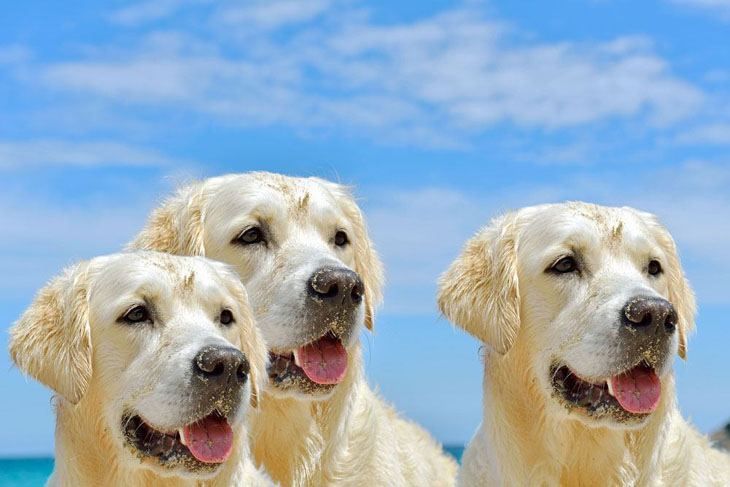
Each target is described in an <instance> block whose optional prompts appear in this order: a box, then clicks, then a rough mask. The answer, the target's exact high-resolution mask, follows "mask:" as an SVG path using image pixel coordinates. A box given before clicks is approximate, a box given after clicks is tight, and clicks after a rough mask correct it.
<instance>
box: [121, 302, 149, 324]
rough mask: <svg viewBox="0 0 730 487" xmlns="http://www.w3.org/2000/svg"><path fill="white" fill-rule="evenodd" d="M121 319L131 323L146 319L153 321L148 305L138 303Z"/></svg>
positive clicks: (141, 321)
mask: <svg viewBox="0 0 730 487" xmlns="http://www.w3.org/2000/svg"><path fill="white" fill-rule="evenodd" d="M121 321H124V322H125V323H129V324H135V323H143V322H145V321H152V320H151V319H150V313H149V311H148V310H147V307H146V306H142V305H138V306H135V307H133V308H131V309H130V310H129V311H127V312H126V313H124V316H122V319H121Z"/></svg>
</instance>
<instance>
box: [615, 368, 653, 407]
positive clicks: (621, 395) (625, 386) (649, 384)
mask: <svg viewBox="0 0 730 487" xmlns="http://www.w3.org/2000/svg"><path fill="white" fill-rule="evenodd" d="M611 388H612V389H613V393H614V396H615V397H616V400H617V401H618V402H619V404H620V405H621V407H622V408H624V409H625V410H626V411H628V412H630V413H639V414H641V413H651V412H653V411H654V410H655V409H656V408H657V406H658V405H659V398H660V396H661V393H662V384H661V382H659V377H657V375H656V373H655V372H654V369H652V368H649V367H646V366H644V365H637V366H636V367H634V368H633V369H631V370H629V371H627V372H624V373H623V374H621V375H616V376H614V377H611Z"/></svg>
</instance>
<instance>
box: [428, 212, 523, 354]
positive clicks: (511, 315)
mask: <svg viewBox="0 0 730 487" xmlns="http://www.w3.org/2000/svg"><path fill="white" fill-rule="evenodd" d="M516 233H517V232H516V214H514V213H511V214H508V215H505V216H502V217H500V218H496V219H495V220H493V221H492V222H491V223H490V224H489V226H487V227H485V228H483V229H482V230H480V231H479V233H477V234H476V235H475V236H474V237H472V238H471V239H470V240H468V241H467V243H466V245H465V246H464V249H463V250H462V252H461V255H459V257H458V258H457V259H456V260H455V261H454V262H453V263H452V264H451V266H450V267H449V268H448V270H447V271H446V272H445V273H444V274H443V275H442V276H441V278H440V279H439V292H438V298H437V299H438V306H439V309H440V310H441V312H442V313H443V314H444V315H445V316H446V317H447V318H448V319H449V320H451V321H452V322H454V323H455V324H456V325H458V326H460V327H461V328H463V329H464V330H466V331H467V332H469V333H471V334H472V335H474V336H475V337H477V338H478V339H480V340H482V341H483V342H484V343H487V344H489V345H490V346H491V347H492V348H494V349H495V350H496V351H497V352H499V353H500V354H505V353H507V351H509V349H510V348H511V347H512V345H513V344H514V341H515V338H516V337H517V332H518V331H519V328H520V292H519V287H518V278H517V255H516Z"/></svg>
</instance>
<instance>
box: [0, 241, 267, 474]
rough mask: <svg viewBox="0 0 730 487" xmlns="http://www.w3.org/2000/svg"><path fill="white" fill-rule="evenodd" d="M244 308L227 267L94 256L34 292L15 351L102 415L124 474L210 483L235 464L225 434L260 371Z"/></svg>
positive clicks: (26, 365) (259, 345)
mask: <svg viewBox="0 0 730 487" xmlns="http://www.w3.org/2000/svg"><path fill="white" fill-rule="evenodd" d="M248 306H249V305H248V302H247V297H246V294H245V291H244V289H243V287H242V286H241V284H240V282H239V281H238V279H237V276H236V275H235V273H234V272H233V271H231V270H229V269H228V268H226V267H225V266H224V265H223V264H219V263H215V262H212V261H207V260H205V259H202V258H192V257H174V256H169V255H165V254H158V253H153V252H145V253H135V254H117V255H113V256H108V257H101V258H97V259H94V260H92V261H90V262H88V263H83V264H80V265H79V266H77V267H76V268H75V269H72V270H69V271H67V273H66V274H65V275H63V276H62V277H60V278H57V279H56V280H54V281H53V282H51V284H49V285H48V287H47V288H45V289H44V290H43V291H41V293H40V294H39V297H38V298H37V300H36V303H34V305H33V306H32V307H31V309H29V310H28V311H27V312H26V314H25V315H24V316H23V318H21V320H20V322H19V323H18V325H16V328H15V329H14V331H13V338H12V343H11V352H12V354H13V356H14V359H15V361H16V363H18V364H19V366H20V367H21V368H23V369H24V370H26V371H27V372H29V373H30V374H31V375H34V376H35V377H36V378H38V379H39V380H40V381H41V382H44V383H46V384H47V385H49V386H51V387H52V388H54V389H56V391H57V392H59V394H61V395H62V396H63V397H65V398H66V400H69V401H71V402H79V401H82V400H84V398H85V397H86V396H88V401H92V402H93V403H94V404H98V407H99V408H100V411H99V415H100V416H101V420H102V421H103V422H104V429H105V430H106V431H107V432H108V433H109V435H110V436H111V438H112V442H113V443H114V446H115V447H116V448H117V449H118V451H117V452H116V453H117V455H118V456H119V457H120V458H123V459H126V462H127V463H128V464H129V465H130V466H132V467H135V466H142V467H145V468H150V469H152V470H154V471H156V472H157V473H158V474H160V475H164V476H170V475H176V476H183V477H198V478H201V477H202V478H205V477H210V476H212V475H215V473H216V472H217V471H218V470H219V468H220V466H221V465H222V463H223V462H224V461H225V460H226V459H227V458H228V456H229V455H230V453H231V450H232V448H233V444H234V432H233V428H232V426H235V425H236V424H238V423H239V422H240V421H241V418H242V415H243V414H244V411H245V409H246V407H247V405H248V403H249V400H251V399H252V395H253V394H256V393H257V391H256V384H255V381H256V373H257V372H258V371H259V370H260V369H263V368H264V363H265V353H266V352H265V347H264V345H263V342H262V341H261V339H260V338H259V337H258V334H257V331H256V329H255V327H254V326H253V322H252V319H251V312H250V310H249V307H248ZM49 314H50V316H49ZM49 318H50V319H51V321H52V322H47V321H43V320H48V319H49ZM43 327H47V328H48V329H47V330H45V331H44V333H46V334H47V335H46V336H43V335H41V334H40V331H39V329H42V328H43ZM54 336H55V337H56V338H55V339H56V340H58V339H60V340H61V341H60V342H51V340H54V338H53V337H54ZM43 340H45V342H41V343H38V342H39V341H43ZM31 347H33V349H30V348H31ZM39 348H40V349H41V350H38V349H39ZM28 354H30V355H28ZM34 354H35V355H34ZM58 360H60V361H61V363H57V361H58ZM64 361H66V362H68V363H64ZM47 368H54V369H55V370H54V371H50V370H47ZM63 369H66V372H65V374H66V375H67V376H59V374H63V373H64V370H63ZM97 420H98V418H89V421H97ZM238 434H245V433H240V432H239V433H238Z"/></svg>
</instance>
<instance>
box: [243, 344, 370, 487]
mask: <svg viewBox="0 0 730 487" xmlns="http://www.w3.org/2000/svg"><path fill="white" fill-rule="evenodd" d="M349 355H350V357H349V365H348V370H347V374H346V375H345V378H344V379H343V381H342V382H341V383H340V384H338V385H337V387H336V388H335V391H334V392H333V394H332V395H331V396H330V397H329V398H327V399H326V400H322V401H307V400H300V399H294V398H277V397H274V396H272V395H271V394H266V395H265V396H264V400H263V402H262V404H261V408H260V411H259V412H258V414H257V415H256V417H255V418H254V419H253V424H252V438H253V441H252V451H253V456H254V458H255V460H256V463H257V464H258V465H262V466H263V467H264V468H265V469H266V471H267V472H268V473H269V475H271V477H272V478H273V479H274V481H275V482H279V483H281V485H305V484H306V485H319V484H320V482H324V481H325V480H326V479H327V478H330V477H331V476H332V475H333V474H332V472H325V471H323V470H322V466H328V468H332V466H336V465H338V463H339V462H338V461H337V457H338V456H339V455H341V454H342V452H344V451H345V450H346V448H345V443H346V442H347V440H348V438H347V437H346V435H345V432H347V431H352V430H353V429H354V428H353V427H352V426H351V425H349V423H350V418H351V417H352V414H351V413H352V411H351V408H352V404H353V402H354V401H353V400H352V396H353V395H355V394H358V393H359V389H358V384H360V383H361V382H363V381H364V380H365V379H364V377H363V370H362V358H361V355H360V345H359V344H357V345H355V346H354V347H353V349H352V350H351V351H350V353H349Z"/></svg>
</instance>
